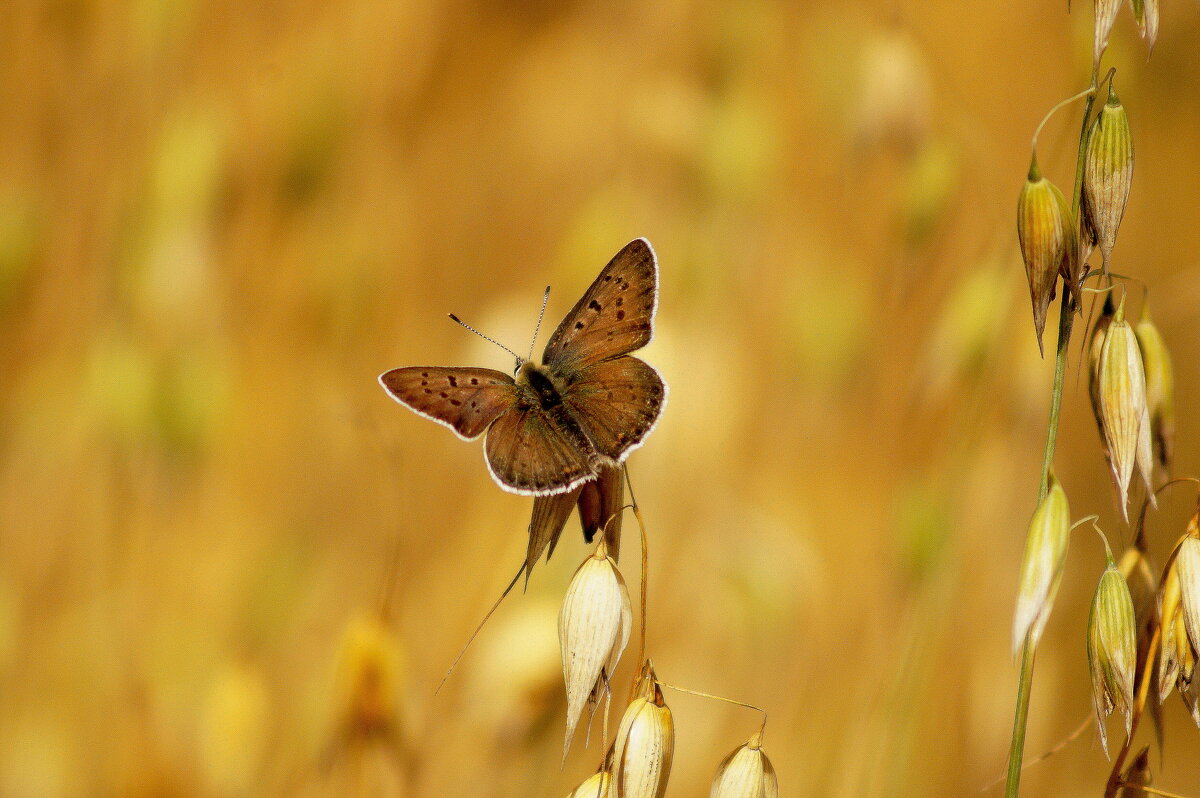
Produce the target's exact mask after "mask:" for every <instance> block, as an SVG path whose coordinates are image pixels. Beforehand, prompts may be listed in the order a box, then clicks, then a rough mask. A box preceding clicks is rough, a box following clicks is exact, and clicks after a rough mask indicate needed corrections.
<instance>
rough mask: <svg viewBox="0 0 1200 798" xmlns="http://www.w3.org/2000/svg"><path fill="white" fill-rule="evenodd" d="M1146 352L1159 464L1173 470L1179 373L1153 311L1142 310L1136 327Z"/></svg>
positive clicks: (1148, 404) (1148, 406)
mask: <svg viewBox="0 0 1200 798" xmlns="http://www.w3.org/2000/svg"><path fill="white" fill-rule="evenodd" d="M1134 333H1135V334H1136V335H1137V339H1138V343H1139V344H1140V345H1141V349H1142V367H1143V370H1144V371H1145V373H1146V409H1147V410H1148V411H1149V413H1150V431H1151V435H1152V437H1153V439H1154V447H1155V449H1156V450H1157V455H1158V462H1159V463H1161V464H1162V466H1163V468H1167V469H1169V468H1170V467H1171V453H1172V448H1173V444H1174V441H1175V370H1174V368H1173V367H1172V365H1171V353H1170V352H1169V351H1168V350H1167V345H1166V342H1165V341H1163V337H1162V334H1161V333H1159V331H1158V328H1157V327H1156V326H1154V322H1153V321H1151V319H1150V310H1149V309H1148V308H1147V307H1146V306H1145V305H1143V306H1142V318H1141V321H1139V322H1138V323H1137V326H1136V327H1134Z"/></svg>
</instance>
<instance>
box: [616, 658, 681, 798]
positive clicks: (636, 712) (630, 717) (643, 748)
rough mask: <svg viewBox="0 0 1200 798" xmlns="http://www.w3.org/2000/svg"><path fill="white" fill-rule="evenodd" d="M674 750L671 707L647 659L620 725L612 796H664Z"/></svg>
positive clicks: (657, 797)
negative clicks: (637, 689)
mask: <svg viewBox="0 0 1200 798" xmlns="http://www.w3.org/2000/svg"><path fill="white" fill-rule="evenodd" d="M674 752H675V724H674V722H673V720H672V719H671V710H670V709H668V708H667V705H666V702H665V701H664V700H663V694H662V690H661V689H660V688H659V686H658V682H657V680H656V679H655V676H654V668H653V667H652V666H651V665H650V663H649V662H647V663H646V664H645V666H644V667H643V675H642V678H641V682H640V688H639V694H638V697H637V698H635V699H633V701H631V702H629V706H628V707H627V708H626V710H625V714H624V715H623V716H622V717H621V725H620V726H619V727H618V728H617V737H616V740H615V741H614V742H613V765H612V768H613V784H612V788H611V789H610V790H609V795H608V798H663V796H664V795H665V794H666V792H667V779H668V778H669V777H670V775H671V760H672V757H673V756H674Z"/></svg>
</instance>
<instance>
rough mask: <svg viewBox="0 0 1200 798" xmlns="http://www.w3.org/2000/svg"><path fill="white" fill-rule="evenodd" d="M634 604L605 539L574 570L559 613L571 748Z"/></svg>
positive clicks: (624, 637) (621, 643)
mask: <svg viewBox="0 0 1200 798" xmlns="http://www.w3.org/2000/svg"><path fill="white" fill-rule="evenodd" d="M632 626H633V609H632V607H631V606H630V603H629V591H628V590H627V589H626V588H625V580H624V579H622V578H621V574H620V572H619V571H618V570H617V567H616V565H615V564H614V563H613V561H612V558H611V557H609V556H608V547H607V545H606V544H605V542H604V540H603V539H601V540H600V543H599V544H598V545H597V546H596V550H595V553H593V554H592V555H591V556H590V557H588V558H587V559H586V560H584V562H583V564H582V565H580V566H579V569H578V570H577V571H576V572H575V576H574V578H573V579H572V580H571V584H570V585H569V586H568V587H567V594H566V596H565V597H564V598H563V604H562V609H561V611H560V612H559V615H558V640H559V645H560V648H561V650H562V664H563V679H564V681H565V682H566V686H567V734H566V739H565V741H564V742H563V757H564V758H565V757H566V755H567V751H569V750H570V748H571V740H572V739H573V738H574V736H575V728H576V726H578V724H579V718H580V716H581V715H582V714H583V710H584V708H585V707H587V706H588V705H589V704H593V705H594V704H595V703H597V702H598V701H599V700H600V698H601V697H602V696H603V694H604V693H605V692H606V691H607V690H608V680H609V678H610V677H611V676H612V673H613V671H614V670H615V669H616V667H617V661H618V660H619V659H620V658H621V653H622V652H623V651H624V650H625V646H626V644H627V643H628V642H629V632H630V630H631V628H632Z"/></svg>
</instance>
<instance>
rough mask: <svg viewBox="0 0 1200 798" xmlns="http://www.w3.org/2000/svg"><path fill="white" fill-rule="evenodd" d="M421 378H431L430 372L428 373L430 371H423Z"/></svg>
mask: <svg viewBox="0 0 1200 798" xmlns="http://www.w3.org/2000/svg"><path fill="white" fill-rule="evenodd" d="M421 376H422V377H428V376H429V372H428V371H422V372H421Z"/></svg>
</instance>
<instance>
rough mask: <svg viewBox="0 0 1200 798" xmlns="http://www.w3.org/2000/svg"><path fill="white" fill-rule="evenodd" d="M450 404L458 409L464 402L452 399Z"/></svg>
mask: <svg viewBox="0 0 1200 798" xmlns="http://www.w3.org/2000/svg"><path fill="white" fill-rule="evenodd" d="M450 404H452V405H454V406H455V407H458V406H459V405H461V404H462V402H460V401H458V400H457V399H451V400H450Z"/></svg>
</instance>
